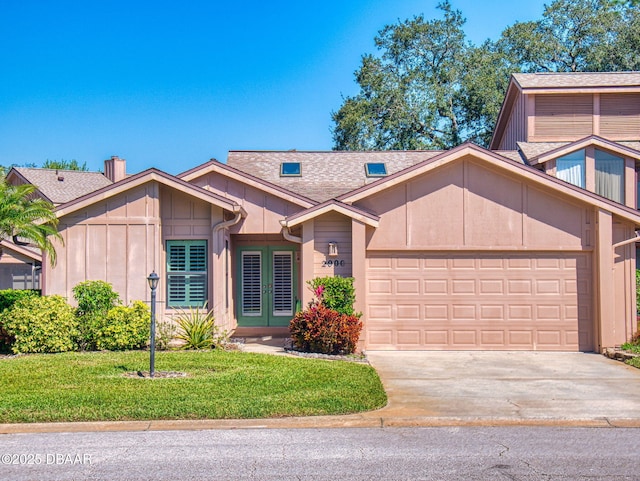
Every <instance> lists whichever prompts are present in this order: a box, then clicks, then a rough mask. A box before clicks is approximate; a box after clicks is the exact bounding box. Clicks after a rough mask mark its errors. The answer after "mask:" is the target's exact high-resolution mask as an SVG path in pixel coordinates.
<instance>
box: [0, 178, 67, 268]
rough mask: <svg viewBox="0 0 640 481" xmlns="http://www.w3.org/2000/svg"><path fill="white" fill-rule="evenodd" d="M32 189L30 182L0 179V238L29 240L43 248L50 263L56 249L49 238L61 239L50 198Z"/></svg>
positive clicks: (19, 240) (24, 241)
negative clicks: (20, 182)
mask: <svg viewBox="0 0 640 481" xmlns="http://www.w3.org/2000/svg"><path fill="white" fill-rule="evenodd" d="M35 189H36V188H35V186H33V185H31V184H23V185H11V184H8V183H7V182H6V180H5V179H1V180H0V240H4V239H13V240H14V242H17V243H19V244H22V243H32V244H34V245H35V246H36V247H38V248H40V249H41V250H42V251H43V252H46V253H47V255H48V256H49V261H50V262H51V265H54V264H55V262H56V251H55V249H54V247H53V243H52V242H51V238H52V237H53V238H56V239H58V240H62V236H61V235H60V234H59V233H58V230H57V229H56V226H57V224H58V219H57V217H56V215H55V213H54V211H53V205H52V204H51V203H50V202H47V201H45V200H44V199H40V198H38V197H35V196H34V192H35Z"/></svg>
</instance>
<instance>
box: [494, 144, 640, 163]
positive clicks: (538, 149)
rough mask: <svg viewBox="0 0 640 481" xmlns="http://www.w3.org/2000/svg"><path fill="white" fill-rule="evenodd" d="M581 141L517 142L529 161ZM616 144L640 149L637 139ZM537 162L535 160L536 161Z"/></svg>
mask: <svg viewBox="0 0 640 481" xmlns="http://www.w3.org/2000/svg"><path fill="white" fill-rule="evenodd" d="M577 142H581V141H572V142H517V144H518V149H519V150H520V152H522V155H523V156H524V158H525V159H526V161H527V162H529V161H531V159H536V158H538V157H540V156H542V155H544V154H546V153H547V152H552V151H554V150H556V149H559V148H561V147H564V146H565V145H569V144H575V143H577ZM615 144H619V145H621V146H623V147H628V148H630V149H634V150H638V151H640V142H635V141H624V142H615ZM498 153H499V154H501V155H504V153H503V152H498ZM534 163H535V162H534Z"/></svg>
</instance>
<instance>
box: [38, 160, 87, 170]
mask: <svg viewBox="0 0 640 481" xmlns="http://www.w3.org/2000/svg"><path fill="white" fill-rule="evenodd" d="M42 168H43V169H59V170H81V171H83V172H86V171H88V170H89V169H87V163H86V162H84V163H82V165H80V163H79V162H78V161H77V160H75V159H72V160H64V159H60V160H49V159H47V160H46V161H45V162H44V164H42Z"/></svg>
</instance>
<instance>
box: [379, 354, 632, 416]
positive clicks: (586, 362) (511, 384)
mask: <svg viewBox="0 0 640 481" xmlns="http://www.w3.org/2000/svg"><path fill="white" fill-rule="evenodd" d="M367 357H368V359H369V361H370V362H371V364H372V365H373V367H374V368H375V369H376V370H377V371H378V373H379V374H380V377H381V379H382V383H383V385H384V387H385V389H386V391H387V394H388V396H389V403H388V405H387V406H386V407H384V408H383V409H381V410H378V411H375V413H371V415H376V416H378V417H380V418H382V419H384V420H386V421H388V422H389V421H391V422H393V423H394V424H402V425H408V424H412V420H414V422H415V424H416V425H424V424H429V421H430V420H431V421H432V422H433V424H441V423H442V424H457V423H460V424H469V423H471V424H493V423H499V424H510V423H513V424H540V423H541V422H544V424H547V423H551V424H553V423H558V424H565V425H566V424H569V425H571V424H575V425H609V424H610V425H616V426H640V369H635V368H632V367H630V366H627V365H625V364H623V363H621V362H619V361H613V360H610V359H608V358H605V357H604V356H601V355H599V354H586V353H543V352H432V351H431V352H415V351H411V352H397V351H393V352H390V351H368V352H367Z"/></svg>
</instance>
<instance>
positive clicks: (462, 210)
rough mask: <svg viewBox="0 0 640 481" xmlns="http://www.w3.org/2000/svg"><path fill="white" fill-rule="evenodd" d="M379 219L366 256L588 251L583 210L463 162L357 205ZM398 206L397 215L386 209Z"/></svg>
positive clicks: (474, 163)
mask: <svg viewBox="0 0 640 481" xmlns="http://www.w3.org/2000/svg"><path fill="white" fill-rule="evenodd" d="M358 205H359V206H361V207H364V208H365V209H368V210H371V211H372V212H379V213H380V224H379V227H378V228H377V229H375V231H373V232H371V234H370V239H369V241H368V245H367V248H368V249H370V250H375V249H379V250H423V249H429V250H452V249H494V248H497V247H500V246H502V248H504V249H512V250H516V249H522V250H530V249H536V250H560V249H564V250H567V249H570V250H583V249H588V248H589V235H588V232H589V231H588V226H587V223H588V220H589V214H588V213H587V211H586V209H585V208H584V207H583V206H581V205H579V204H577V203H575V201H571V200H570V199H568V198H566V197H561V196H559V195H558V194H557V192H552V191H550V190H548V189H540V188H537V187H534V186H532V185H529V184H527V183H525V182H523V181H522V179H520V178H518V177H516V176H510V175H499V174H497V173H496V172H495V171H494V170H493V169H491V168H487V166H485V165H483V164H482V163H480V162H478V161H475V160H473V158H467V159H466V160H461V161H458V162H453V163H451V164H448V165H446V166H443V167H441V168H439V169H436V170H434V171H431V172H429V173H428V174H425V175H423V176H420V177H416V178H415V179H414V180H412V181H411V182H410V183H408V184H407V185H406V186H405V185H403V186H398V187H394V188H391V189H388V190H387V191H385V192H383V193H381V194H378V195H375V196H371V197H370V198H368V199H365V200H364V201H363V202H361V203H359V204H358ZM396 205H397V206H403V207H404V209H405V210H406V215H400V213H399V212H400V209H395V208H391V207H390V206H396Z"/></svg>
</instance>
